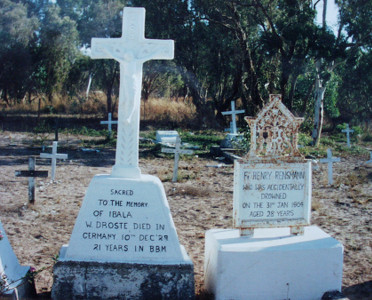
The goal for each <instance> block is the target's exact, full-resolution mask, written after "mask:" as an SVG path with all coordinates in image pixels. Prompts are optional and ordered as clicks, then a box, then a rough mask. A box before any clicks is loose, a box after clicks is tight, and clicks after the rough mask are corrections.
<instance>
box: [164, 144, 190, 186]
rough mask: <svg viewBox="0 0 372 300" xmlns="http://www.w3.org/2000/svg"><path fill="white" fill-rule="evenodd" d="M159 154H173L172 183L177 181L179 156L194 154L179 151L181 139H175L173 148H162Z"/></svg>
mask: <svg viewBox="0 0 372 300" xmlns="http://www.w3.org/2000/svg"><path fill="white" fill-rule="evenodd" d="M161 152H164V153H174V166H173V179H172V182H176V181H177V177H178V161H179V159H180V154H188V155H191V154H193V153H194V151H192V150H185V149H181V139H180V138H179V137H177V138H176V145H175V148H174V149H172V148H162V149H161Z"/></svg>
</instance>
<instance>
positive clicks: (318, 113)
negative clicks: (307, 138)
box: [312, 60, 326, 147]
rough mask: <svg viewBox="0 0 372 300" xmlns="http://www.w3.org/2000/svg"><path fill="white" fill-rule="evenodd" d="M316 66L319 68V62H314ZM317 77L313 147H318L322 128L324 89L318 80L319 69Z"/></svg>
mask: <svg viewBox="0 0 372 300" xmlns="http://www.w3.org/2000/svg"><path fill="white" fill-rule="evenodd" d="M316 64H317V66H320V64H321V62H320V60H318V61H317V62H316ZM317 73H318V74H317V77H316V82H315V92H314V98H315V109H314V128H313V134H312V138H313V145H314V146H316V147H318V146H319V142H320V136H321V134H322V128H323V115H324V93H325V91H326V87H325V86H323V81H322V80H321V79H320V74H319V73H320V68H318V67H317Z"/></svg>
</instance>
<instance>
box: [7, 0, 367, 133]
mask: <svg viewBox="0 0 372 300" xmlns="http://www.w3.org/2000/svg"><path fill="white" fill-rule="evenodd" d="M337 4H338V5H339V7H340V15H339V20H340V24H339V25H340V28H339V31H338V33H335V32H333V31H332V30H330V28H328V27H327V26H326V24H324V26H318V25H317V24H315V23H314V16H315V14H316V10H315V9H314V7H313V3H312V2H309V1H305V0H293V1H287V0H273V1H268V0H261V1H236V0H233V1H224V0H190V1H179V0H159V1H153V0H141V1H140V0H138V1H137V0H136V1H125V0H119V1H118V0H116V1H114V0H109V1H103V0H98V1H92V0H57V1H56V3H52V1H31V0H24V1H11V0H3V1H1V3H0V18H1V20H2V22H1V24H0V38H1V40H2V44H1V45H0V95H1V98H2V100H3V102H4V103H5V104H6V105H12V104H13V103H18V102H21V101H24V100H23V99H25V96H27V100H28V103H31V102H32V97H35V96H38V97H39V94H43V95H46V98H47V100H48V101H52V99H53V95H55V94H62V96H64V97H66V98H72V97H74V101H75V105H76V109H75V111H76V112H81V109H79V107H81V106H82V105H83V104H84V102H85V100H86V98H85V97H84V92H85V91H86V87H87V83H88V80H89V78H90V77H92V78H93V81H92V90H100V91H103V92H104V93H105V94H106V96H107V110H108V111H111V112H112V111H113V110H114V109H115V103H114V100H115V96H117V95H118V84H119V66H118V63H117V62H115V61H114V60H91V59H90V58H88V57H87V56H84V55H82V53H81V51H79V50H80V49H81V48H84V47H89V45H90V41H91V38H92V37H119V36H121V30H122V13H121V11H122V9H123V7H124V6H143V7H145V8H146V30H145V32H146V33H145V35H146V37H148V38H156V39H174V40H175V59H174V60H173V61H153V62H149V63H146V64H145V65H144V77H143V98H144V99H145V100H146V99H148V97H149V96H150V95H152V96H154V97H160V96H164V97H174V98H178V97H184V98H188V99H191V100H192V101H193V103H194V105H195V106H196V109H197V120H198V122H199V123H198V125H199V126H200V128H202V125H205V124H206V123H209V125H210V127H211V126H217V125H218V124H217V122H218V123H220V124H219V125H226V124H225V123H226V122H225V119H224V118H223V117H222V115H221V112H222V111H225V110H227V109H228V108H229V106H230V101H231V100H236V101H237V104H238V105H239V106H240V107H242V108H244V109H245V110H246V114H247V115H255V113H256V112H257V111H258V109H259V108H260V107H261V106H262V105H263V103H264V100H266V99H267V97H268V94H269V93H282V94H283V102H284V104H285V105H287V107H288V108H289V109H290V110H291V111H293V112H294V113H295V114H296V115H298V116H304V117H305V119H306V121H305V123H304V125H303V126H302V129H303V130H305V131H306V132H309V131H310V129H311V127H312V122H313V117H312V116H313V114H314V99H313V95H314V88H315V85H314V82H315V79H316V77H317V76H318V80H321V81H322V83H323V85H324V86H325V87H326V92H325V98H324V109H325V113H326V115H327V116H328V117H329V118H330V120H331V121H332V122H333V123H335V124H337V123H341V122H349V123H353V124H360V123H361V122H365V123H367V122H368V120H371V119H372V105H371V99H370V95H371V94H372V90H371V89H372V84H371V82H372V71H371V70H372V67H371V66H372V55H371V51H370V50H371V45H372V38H371V34H370V32H371V31H372V21H371V18H370V16H371V14H372V4H371V1H365V0H346V1H338V2H337ZM318 5H320V4H318ZM336 34H339V35H338V36H336ZM316 62H321V63H320V67H319V68H318V71H317V70H316V68H315V64H316ZM49 104H52V103H49ZM58 110H59V111H63V105H61V106H60V107H59V108H58ZM210 127H208V128H210Z"/></svg>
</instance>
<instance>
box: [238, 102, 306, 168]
mask: <svg viewBox="0 0 372 300" xmlns="http://www.w3.org/2000/svg"><path fill="white" fill-rule="evenodd" d="M281 98H282V97H281V95H270V101H269V103H268V104H266V106H265V107H264V108H263V109H262V110H261V112H260V113H259V114H258V115H257V117H249V116H247V117H245V118H244V119H245V120H246V122H247V123H248V125H249V127H250V130H251V144H250V151H249V152H248V154H247V155H246V156H245V159H247V160H250V161H251V160H258V161H285V162H290V161H296V162H298V161H304V158H303V157H302V155H301V154H300V152H299V151H298V149H297V135H298V130H299V127H300V125H301V123H302V122H303V118H297V117H295V116H294V115H293V114H292V113H291V112H290V111H289V110H288V109H287V107H285V105H284V104H283V103H282V101H281Z"/></svg>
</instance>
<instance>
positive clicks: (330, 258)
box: [204, 95, 343, 300]
mask: <svg viewBox="0 0 372 300" xmlns="http://www.w3.org/2000/svg"><path fill="white" fill-rule="evenodd" d="M245 119H246V121H247V122H248V125H249V127H250V131H251V143H250V151H249V152H248V153H247V155H246V156H245V157H244V158H243V159H240V160H236V161H235V162H234V195H233V198H234V202H233V220H234V222H233V223H234V229H212V230H208V231H207V233H206V238H205V243H206V244H205V264H204V273H205V285H206V289H207V290H208V291H209V292H211V293H213V294H214V295H215V298H216V299H235V300H238V299H309V300H310V299H320V298H321V297H322V295H323V294H324V293H325V292H327V291H330V290H340V289H341V281H342V259H343V257H342V255H343V247H342V245H341V244H340V243H339V242H338V241H336V240H335V239H333V238H332V237H330V236H329V235H328V234H326V233H325V232H323V231H322V230H321V229H320V228H318V227H316V226H308V225H309V224H310V209H311V162H310V161H307V160H305V159H304V158H303V157H302V155H301V154H300V152H299V151H298V149H297V133H298V129H299V127H300V124H301V122H302V121H303V119H302V118H296V117H295V116H294V115H293V114H292V113H291V112H290V111H289V110H288V109H287V108H286V107H285V106H284V105H283V103H282V102H281V95H270V101H269V103H268V104H267V105H266V106H265V107H264V108H263V109H262V110H261V112H259V114H258V115H257V117H256V118H252V117H245Z"/></svg>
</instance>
